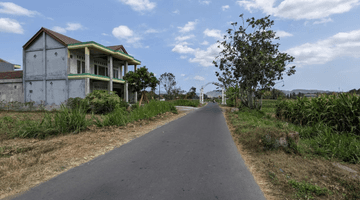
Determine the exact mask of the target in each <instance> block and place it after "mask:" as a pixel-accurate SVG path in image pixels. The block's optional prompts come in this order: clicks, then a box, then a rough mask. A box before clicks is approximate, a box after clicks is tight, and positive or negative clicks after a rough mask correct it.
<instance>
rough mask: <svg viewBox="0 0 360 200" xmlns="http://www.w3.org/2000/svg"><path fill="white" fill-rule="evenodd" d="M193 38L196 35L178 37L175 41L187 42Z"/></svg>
mask: <svg viewBox="0 0 360 200" xmlns="http://www.w3.org/2000/svg"><path fill="white" fill-rule="evenodd" d="M193 37H195V35H186V36H178V37H176V38H175V40H177V41H180V42H181V41H185V40H188V39H191V38H193Z"/></svg>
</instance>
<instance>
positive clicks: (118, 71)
mask: <svg viewBox="0 0 360 200" xmlns="http://www.w3.org/2000/svg"><path fill="white" fill-rule="evenodd" d="M120 69H121V68H120V67H118V78H119V79H121V78H122V77H121V76H120V74H121V72H120Z"/></svg>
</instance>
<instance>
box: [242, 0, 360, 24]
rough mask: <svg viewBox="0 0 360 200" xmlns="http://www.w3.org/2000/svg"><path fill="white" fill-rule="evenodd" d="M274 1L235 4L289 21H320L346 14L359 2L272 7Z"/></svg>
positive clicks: (286, 2)
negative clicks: (335, 15)
mask: <svg viewBox="0 0 360 200" xmlns="http://www.w3.org/2000/svg"><path fill="white" fill-rule="evenodd" d="M275 2H276V0H240V1H237V2H236V3H237V4H238V5H240V6H242V7H245V8H246V9H247V10H248V11H250V12H251V11H252V9H261V10H262V11H263V12H264V13H266V14H269V15H274V16H278V17H283V18H289V19H296V20H299V19H322V18H325V17H328V16H330V15H333V14H340V13H344V12H348V11H349V10H351V9H352V8H353V7H355V6H357V5H360V3H359V0H303V1H294V0H283V1H281V3H280V4H279V5H278V6H277V7H273V6H274V3H275Z"/></svg>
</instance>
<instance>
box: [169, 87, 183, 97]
mask: <svg viewBox="0 0 360 200" xmlns="http://www.w3.org/2000/svg"><path fill="white" fill-rule="evenodd" d="M184 92H185V91H184V90H181V88H180V87H174V88H173V89H172V90H171V94H173V95H174V97H175V98H177V97H179V94H182V93H184Z"/></svg>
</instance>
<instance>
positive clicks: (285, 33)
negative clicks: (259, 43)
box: [275, 31, 293, 39]
mask: <svg viewBox="0 0 360 200" xmlns="http://www.w3.org/2000/svg"><path fill="white" fill-rule="evenodd" d="M275 32H276V36H275V37H280V39H281V38H282V37H290V36H293V34H291V33H288V32H285V31H275Z"/></svg>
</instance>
